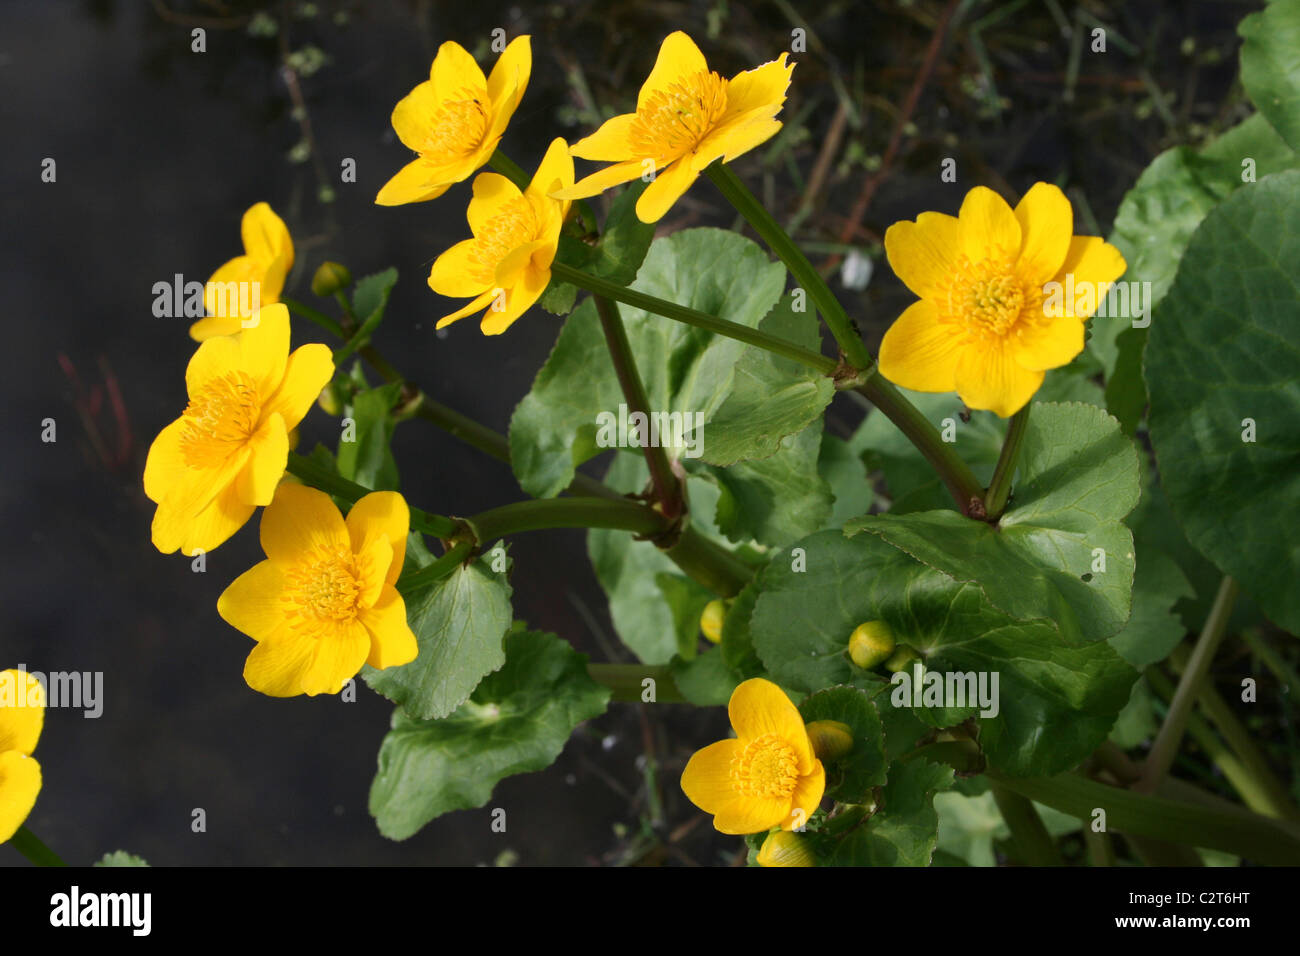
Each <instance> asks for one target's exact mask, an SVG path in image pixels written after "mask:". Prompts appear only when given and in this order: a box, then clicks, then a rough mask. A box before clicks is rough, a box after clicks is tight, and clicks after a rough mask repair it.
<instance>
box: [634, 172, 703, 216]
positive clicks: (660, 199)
mask: <svg viewBox="0 0 1300 956" xmlns="http://www.w3.org/2000/svg"><path fill="white" fill-rule="evenodd" d="M698 177H699V173H698V172H696V171H695V170H694V169H692V168H691V164H690V163H689V162H686V161H685V160H679V161H678V162H675V163H673V164H671V165H670V166H669V167H668V168H667V169H665V170H661V171H660V172H659V174H658V175H657V176H655V180H654V182H652V183H651V184H650V185H649V186H647V187H646V190H645V192H643V193H642V194H641V198H639V199H638V200H637V201H636V217H637V218H638V219H640V220H641V221H642V222H658V221H659V220H660V219H662V218H663V216H664V213H666V212H667V211H668V210H669V209H671V208H672V205H673V203H675V202H677V200H678V199H680V198H681V197H682V194H683V193H684V192H686V190H688V189H690V188H691V184H692V183H694V182H695V180H696V179H697V178H698Z"/></svg>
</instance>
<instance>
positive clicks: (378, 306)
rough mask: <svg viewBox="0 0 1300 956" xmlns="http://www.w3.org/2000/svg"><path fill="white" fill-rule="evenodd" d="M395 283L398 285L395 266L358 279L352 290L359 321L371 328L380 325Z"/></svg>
mask: <svg viewBox="0 0 1300 956" xmlns="http://www.w3.org/2000/svg"><path fill="white" fill-rule="evenodd" d="M395 285H397V270H396V269H395V268H390V269H385V270H384V271H383V272H377V273H375V274H374V275H369V276H366V277H365V278H364V279H359V280H357V285H356V288H355V289H353V291H352V312H353V314H354V315H356V317H357V321H358V322H360V323H361V324H362V325H363V326H367V325H368V326H369V327H370V328H371V329H373V328H374V327H375V326H376V325H378V324H379V322H380V320H381V319H382V318H383V317H384V310H385V309H387V308H388V297H389V295H391V294H392V291H393V286H395Z"/></svg>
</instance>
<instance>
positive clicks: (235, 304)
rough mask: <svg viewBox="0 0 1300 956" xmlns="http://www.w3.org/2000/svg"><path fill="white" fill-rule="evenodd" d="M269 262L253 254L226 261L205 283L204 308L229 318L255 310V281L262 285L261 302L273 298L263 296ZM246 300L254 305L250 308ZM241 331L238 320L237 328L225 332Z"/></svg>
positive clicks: (259, 303) (259, 291)
mask: <svg viewBox="0 0 1300 956" xmlns="http://www.w3.org/2000/svg"><path fill="white" fill-rule="evenodd" d="M269 264H270V260H269V259H257V258H254V257H253V256H236V257H235V258H234V259H231V260H230V261H229V262H225V263H222V265H221V266H220V267H219V268H218V269H217V271H216V272H214V273H212V275H211V276H209V278H208V281H207V282H205V283H204V284H203V308H204V310H205V311H206V312H207V313H208V315H210V316H217V317H218V318H226V319H229V318H239V317H240V316H243V315H246V314H248V313H250V312H252V311H253V310H252V308H251V306H252V305H253V304H254V303H253V297H252V285H253V284H254V283H256V284H257V287H258V301H257V304H258V305H261V303H262V302H263V301H265V302H270V301H272V299H271V298H269V297H267V298H262V296H261V283H262V278H263V275H264V274H265V272H266V269H267V266H268V265H269ZM245 302H247V304H248V305H249V306H250V307H249V308H247V309H245V308H244V303H245ZM195 324H196V325H197V324H198V323H195ZM238 331H239V326H238V324H236V325H235V328H234V331H233V332H228V333H223V334H227V335H233V334H234V332H238Z"/></svg>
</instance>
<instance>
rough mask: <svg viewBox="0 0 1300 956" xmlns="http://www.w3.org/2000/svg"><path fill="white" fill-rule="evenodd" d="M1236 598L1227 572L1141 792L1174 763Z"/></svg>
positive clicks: (1152, 789)
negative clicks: (1193, 706) (1188, 720)
mask: <svg viewBox="0 0 1300 956" xmlns="http://www.w3.org/2000/svg"><path fill="white" fill-rule="evenodd" d="M1236 598H1237V582H1236V581H1234V580H1233V579H1232V578H1231V577H1229V576H1227V575H1225V576H1224V578H1223V581H1222V582H1221V583H1220V584H1219V591H1218V593H1217V594H1215V596H1214V604H1213V605H1212V606H1211V607H1210V614H1209V616H1208V617H1207V618H1206V619H1205V626H1204V627H1203V628H1202V629H1201V636H1200V637H1198V638H1197V639H1196V648H1195V650H1193V651H1192V656H1191V659H1190V660H1189V661H1188V664H1187V669H1186V670H1185V671H1183V676H1182V679H1181V680H1179V682H1178V690H1177V691H1175V692H1174V699H1173V700H1172V701H1170V703H1169V712H1168V713H1167V714H1166V715H1165V721H1164V723H1163V724H1161V726H1160V732H1159V733H1158V734H1157V735H1156V740H1155V743H1154V744H1152V745H1151V752H1150V753H1148V754H1147V758H1146V761H1145V762H1144V763H1143V766H1142V777H1141V779H1139V780H1138V782H1137V783H1135V784H1134V785H1133V789H1134V790H1136V791H1137V792H1139V793H1154V792H1155V790H1156V788H1157V787H1158V786H1159V785H1160V780H1161V778H1162V777H1164V775H1165V774H1166V773H1167V772H1168V771H1169V768H1170V767H1171V766H1172V765H1173V762H1174V756H1175V755H1176V754H1177V753H1178V747H1179V745H1180V744H1181V743H1182V740H1183V731H1184V730H1185V729H1186V728H1187V718H1188V716H1189V715H1190V714H1191V711H1192V705H1193V704H1194V703H1195V702H1196V697H1197V695H1198V694H1199V692H1200V685H1201V681H1202V680H1203V679H1204V678H1205V674H1206V672H1207V671H1208V670H1209V669H1210V661H1211V660H1213V659H1214V654H1215V651H1217V650H1218V649H1219V643H1220V642H1221V641H1222V640H1223V635H1224V633H1225V632H1226V631H1227V629H1228V619H1229V618H1230V617H1231V616H1232V605H1233V602H1234V601H1235V600H1236Z"/></svg>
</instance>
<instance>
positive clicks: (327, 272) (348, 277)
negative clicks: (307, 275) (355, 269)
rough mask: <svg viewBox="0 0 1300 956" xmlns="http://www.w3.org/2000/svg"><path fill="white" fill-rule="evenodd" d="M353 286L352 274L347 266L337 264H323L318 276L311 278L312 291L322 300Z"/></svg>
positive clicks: (317, 273) (317, 272) (317, 271)
mask: <svg viewBox="0 0 1300 956" xmlns="http://www.w3.org/2000/svg"><path fill="white" fill-rule="evenodd" d="M351 284H352V273H351V272H349V271H348V267H347V266H341V265H339V264H338V263H337V262H322V263H321V264H320V268H319V269H317V270H316V274H315V275H314V276H312V277H311V291H312V292H313V293H315V294H316V295H318V296H320V297H321V298H323V299H324V298H328V297H330V296H332V295H333V294H334V293H335V292H342V291H343V290H344V289H346V288H347V287H348V286H350V285H351Z"/></svg>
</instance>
